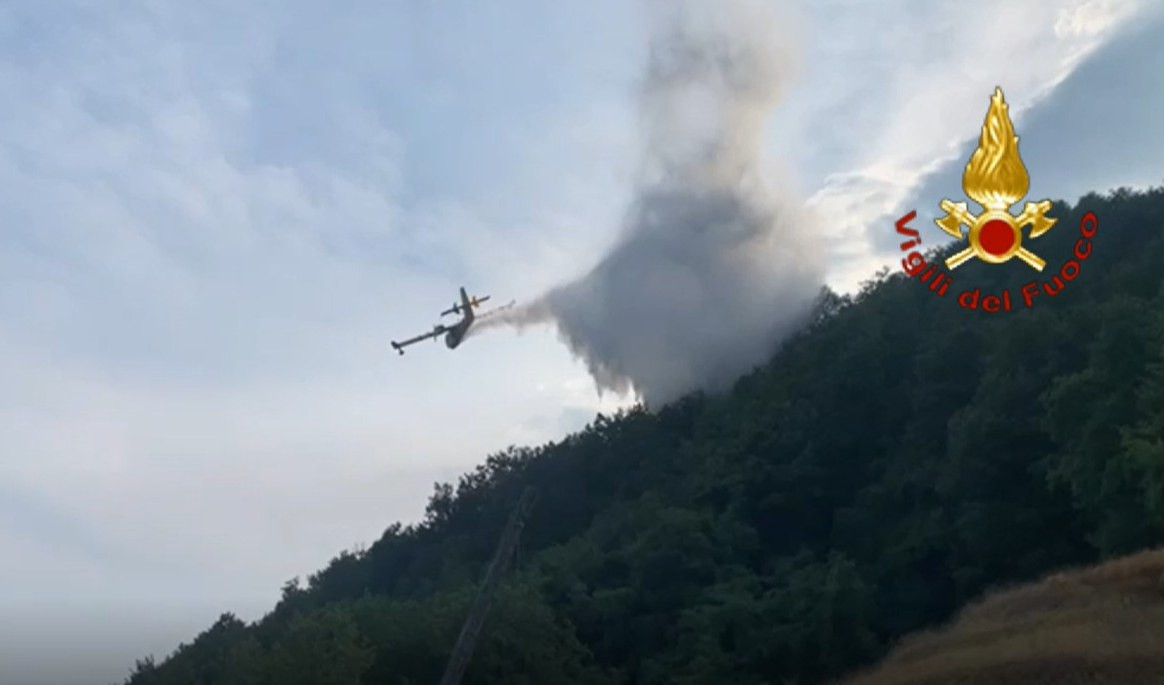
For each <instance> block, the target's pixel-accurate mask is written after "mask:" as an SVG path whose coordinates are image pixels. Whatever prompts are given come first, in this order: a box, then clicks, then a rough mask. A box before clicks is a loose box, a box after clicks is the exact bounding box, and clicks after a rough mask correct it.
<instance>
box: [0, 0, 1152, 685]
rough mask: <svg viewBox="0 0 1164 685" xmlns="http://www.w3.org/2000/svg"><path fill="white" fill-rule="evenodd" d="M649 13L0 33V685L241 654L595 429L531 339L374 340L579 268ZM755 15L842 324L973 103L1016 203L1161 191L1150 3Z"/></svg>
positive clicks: (518, 4)
mask: <svg viewBox="0 0 1164 685" xmlns="http://www.w3.org/2000/svg"><path fill="white" fill-rule="evenodd" d="M654 1H655V2H659V1H660V0H654ZM708 1H709V2H710V1H711V0H708ZM641 10H642V7H641V6H640V5H636V4H635V3H628V2H625V0H590V1H588V2H563V3H547V2H539V1H536V0H508V1H507V2H498V3H475V2H471V1H470V0H452V1H447V2H421V1H419V0H398V1H395V2H372V1H371V0H352V1H351V2H347V3H340V4H338V5H337V4H336V3H322V2H307V1H306V0H281V1H280V2H274V1H273V0H270V1H268V0H250V1H249V2H226V1H225V0H205V1H204V2H200V3H184V2H177V1H170V2H163V1H160V0H158V1H149V0H132V1H130V0H127V1H125V2H117V3H114V2H95V1H93V0H60V1H58V2H52V3H47V2H40V1H38V0H8V2H5V3H0V102H3V105H2V106H0V588H2V589H0V682H5V683H8V682H13V683H29V684H30V685H31V684H33V683H39V682H44V683H49V682H53V683H59V684H60V685H71V683H73V682H76V683H81V682H93V683H106V682H109V681H112V680H115V679H119V678H120V677H122V676H124V674H125V673H126V672H127V670H128V668H129V666H130V665H131V664H132V661H133V659H134V658H136V657H139V656H144V655H145V654H148V653H151V652H152V653H154V654H156V655H158V656H161V655H163V654H165V653H167V652H169V651H170V650H171V649H172V648H173V647H174V646H175V645H176V644H177V642H178V641H179V640H183V639H189V638H191V637H193V635H194V634H195V633H196V632H197V631H198V630H200V629H202V628H204V627H206V626H207V625H208V624H209V623H210V622H211V621H212V620H213V619H214V618H215V617H216V616H217V615H218V614H219V613H221V612H223V611H227V610H231V611H235V612H236V613H238V614H240V615H241V616H243V617H244V618H248V619H253V618H257V617H258V616H259V615H261V613H262V612H263V610H265V609H268V608H269V607H270V606H271V605H272V604H273V602H274V601H275V599H276V598H277V595H278V590H279V586H280V585H281V584H282V582H283V581H285V580H287V579H289V578H291V577H292V576H303V575H306V574H308V573H310V572H312V571H314V570H316V569H318V568H320V567H321V566H322V565H324V564H325V563H326V562H327V561H328V559H329V558H331V557H332V556H334V555H335V554H336V553H337V552H339V551H340V550H342V549H345V548H349V547H352V546H354V545H356V544H359V543H366V542H370V541H371V540H373V539H375V538H376V537H378V535H379V534H380V533H381V532H382V530H383V528H384V527H385V526H386V525H387V524H388V523H390V522H392V521H395V520H404V521H412V520H416V519H417V518H419V517H420V516H421V515H422V512H423V507H424V503H425V501H426V499H427V497H428V495H429V493H430V492H431V489H432V484H433V483H434V482H435V481H438V480H447V479H450V478H454V477H455V476H456V475H457V474H459V473H461V472H463V471H465V470H468V469H470V468H472V466H473V465H474V464H476V463H478V462H479V461H481V460H482V459H483V458H484V457H485V456H486V455H487V454H489V453H490V452H493V451H496V450H499V449H502V448H504V447H505V446H507V445H509V444H526V443H537V442H543V441H547V440H552V439H556V438H558V437H561V436H562V435H563V434H564V433H565V432H567V431H569V430H574V429H577V428H579V427H581V426H582V425H584V424H585V423H586V422H587V421H588V420H589V419H591V418H593V415H594V413H595V412H597V411H599V410H609V409H612V408H614V407H617V406H619V404H620V403H623V402H625V400H620V399H619V398H617V397H605V398H600V397H599V396H598V395H597V393H596V392H595V389H594V384H593V382H592V380H591V379H590V377H589V376H588V374H587V372H586V368H585V367H584V366H583V365H582V364H580V363H579V362H577V361H576V360H574V359H573V358H572V357H571V355H570V354H569V352H568V351H567V350H566V348H565V347H563V346H562V345H561V344H560V343H559V342H558V340H557V339H556V337H555V335H554V334H553V333H552V331H549V330H539V329H535V330H530V331H526V332H523V333H520V334H519V333H515V332H511V331H507V330H499V331H496V332H490V333H489V334H488V335H482V336H480V337H478V338H474V339H473V340H472V341H471V345H469V344H467V345H466V347H465V348H464V349H462V350H458V351H457V352H456V353H450V352H449V351H448V350H446V349H445V348H444V347H443V345H440V344H436V345H434V344H428V345H423V346H420V347H418V348H417V349H415V353H410V354H408V355H407V356H405V357H398V356H397V355H395V354H394V353H392V350H391V349H390V348H388V341H389V340H391V339H394V338H399V337H401V336H404V335H410V334H413V333H417V332H421V331H423V330H425V329H427V328H428V327H429V326H431V325H432V323H433V314H434V313H435V312H436V311H439V310H440V309H442V308H444V307H447V306H448V304H449V303H451V302H452V298H453V297H454V296H455V293H456V288H457V287H458V286H460V285H465V286H466V287H468V288H469V289H470V290H472V291H475V292H488V293H491V294H493V296H494V298H495V299H496V300H499V301H506V300H509V299H511V298H516V299H519V300H520V299H521V298H523V297H528V296H533V295H535V294H537V293H541V292H543V291H545V290H546V289H547V288H549V287H552V286H554V285H556V284H558V283H561V282H562V281H564V280H567V279H570V278H573V277H576V276H577V275H579V274H580V273H582V272H584V271H586V270H587V269H589V268H590V267H591V266H593V265H594V264H595V263H596V262H597V261H598V260H599V259H600V258H601V256H602V255H603V253H604V250H605V249H606V248H607V247H608V246H609V245H610V244H611V242H612V241H613V240H614V239H615V237H616V236H617V235H618V229H619V223H620V221H621V220H622V218H623V217H624V215H625V212H626V209H627V202H628V199H629V198H630V197H631V195H632V178H633V176H634V173H635V165H636V154H635V151H636V149H637V147H638V144H639V139H640V136H641V132H640V131H639V129H638V128H637V127H638V125H639V123H640V121H639V111H638V109H637V98H636V91H635V87H636V84H638V83H639V80H640V79H641V77H642V69H643V65H644V62H645V55H646V50H647V29H646V27H645V26H644V22H643V21H642V12H641ZM785 15H786V20H785V21H786V23H787V26H785V27H784V28H783V29H782V30H783V31H784V34H785V35H783V36H782V39H783V40H786V42H787V45H788V47H789V49H790V52H791V53H792V54H793V55H795V57H796V64H795V67H796V68H795V71H794V73H795V80H793V81H792V82H790V83H789V84H788V87H787V88H786V90H785V93H784V96H783V99H782V100H781V102H780V103H779V104H778V105H777V107H776V108H775V109H774V110H773V111H772V112H771V115H770V123H769V125H768V133H769V136H768V138H767V140H766V141H765V143H764V145H765V151H766V152H767V154H768V156H769V157H770V158H771V159H772V160H773V163H772V174H773V177H774V178H777V179H779V182H780V183H781V184H782V186H783V187H785V188H786V192H787V194H790V195H791V196H792V197H795V198H798V199H799V201H800V202H801V203H803V205H804V207H805V209H806V211H807V212H808V213H809V214H811V215H812V216H814V217H815V222H816V225H818V226H820V240H821V241H822V243H823V244H825V245H826V246H827V247H826V250H827V253H828V255H829V262H828V263H829V264H830V265H831V266H830V271H829V282H830V283H831V284H832V285H834V287H836V288H838V289H842V290H845V289H849V288H852V287H853V286H854V285H855V284H856V283H858V282H859V281H860V280H861V279H862V278H865V277H867V276H868V275H869V274H871V273H872V272H873V271H874V270H875V269H876V268H877V267H878V266H880V265H882V264H886V263H889V262H890V261H891V260H892V259H893V257H894V255H893V254H892V249H893V242H894V241H893V240H889V241H887V240H886V239H885V237H886V236H887V235H888V234H889V233H890V232H891V231H892V222H893V220H894V219H896V218H897V216H899V215H900V213H903V211H904V210H905V209H909V208H913V207H916V208H917V209H918V212H919V216H920V218H921V219H923V220H926V221H928V220H929V219H932V218H933V217H934V215H935V211H934V210H936V205H937V201H938V199H940V197H941V196H943V195H951V194H957V193H959V192H960V174H961V167H962V165H963V164H964V163H965V159H966V157H967V155H968V154H969V148H968V147H967V145H968V144H970V143H971V142H972V141H973V140H975V139H976V138H977V134H978V127H979V126H980V125H981V122H982V118H983V116H984V114H985V112H986V108H987V106H988V104H989V96H990V93H991V91H992V90H993V88H994V86H995V85H1001V86H1002V87H1003V88H1004V90H1005V91H1006V94H1007V99H1008V101H1009V102H1010V103H1011V111H1012V114H1013V115H1014V116H1015V123H1016V127H1017V129H1018V133H1019V135H1020V137H1021V138H1022V143H1021V151H1022V153H1023V156H1024V160H1025V161H1026V163H1027V166H1028V169H1029V170H1030V172H1031V175H1032V194H1041V195H1046V196H1053V197H1062V198H1065V199H1069V200H1074V199H1076V197H1077V196H1078V195H1079V194H1080V193H1082V192H1085V191H1087V190H1090V189H1100V190H1103V189H1107V188H1110V187H1114V186H1119V185H1128V186H1144V185H1153V184H1159V183H1161V182H1164V170H1162V169H1161V167H1160V165H1159V160H1160V159H1161V158H1164V135H1162V133H1164V131H1162V130H1161V127H1162V126H1164V120H1162V119H1161V118H1160V116H1159V112H1160V111H1161V110H1162V109H1164V96H1162V95H1161V93H1164V87H1162V86H1164V83H1162V81H1164V50H1162V49H1161V48H1160V47H1159V46H1161V45H1164V3H1162V2H1159V1H1158V0H1025V1H1021V2H1020V1H1016V0H965V1H962V0H958V1H956V2H955V1H951V2H936V1H932V0H927V1H925V2H922V1H921V0H885V1H884V2H878V3H868V2H857V1H856V0H821V1H816V2H809V1H808V0H802V1H801V2H800V3H799V4H789V6H788V7H787V8H786V12H785ZM984 29H989V32H983V31H984ZM887 247H888V250H889V251H886V248H887ZM50 647H51V649H49V648H50ZM79 664H84V670H85V671H86V672H87V673H86V677H78V676H77V675H76V673H77V672H78V671H79V670H80V667H79Z"/></svg>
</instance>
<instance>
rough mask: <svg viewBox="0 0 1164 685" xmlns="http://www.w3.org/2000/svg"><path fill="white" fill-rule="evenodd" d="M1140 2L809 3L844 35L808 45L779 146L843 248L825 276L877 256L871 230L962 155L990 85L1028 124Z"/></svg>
mask: <svg viewBox="0 0 1164 685" xmlns="http://www.w3.org/2000/svg"><path fill="white" fill-rule="evenodd" d="M1145 7H1146V3H1144V2H1138V1H1132V2H1115V1H1097V0H1051V1H1046V0H1038V1H1037V2H1036V1H1034V0H1030V1H1026V2H1012V1H1003V0H993V1H990V2H949V3H926V4H924V5H923V4H920V3H912V2H891V3H878V4H877V5H876V6H873V5H868V6H857V5H855V4H853V3H848V2H841V1H840V0H837V1H835V2H833V1H826V2H822V3H813V4H812V5H811V6H810V7H808V6H806V9H807V14H808V18H807V21H808V22H809V24H810V30H814V31H815V32H816V34H817V35H826V34H827V35H838V36H839V35H843V36H845V39H844V40H818V41H814V42H813V43H812V48H811V50H810V53H809V54H808V55H806V57H805V60H804V61H805V64H806V70H805V73H804V75H803V77H802V79H801V81H800V83H799V87H798V88H795V89H793V91H792V92H791V93H790V97H789V99H788V102H789V105H788V107H786V108H785V111H784V112H782V113H781V115H780V118H779V122H778V130H781V129H782V130H783V131H784V133H783V134H782V135H781V136H779V138H778V139H777V141H776V143H775V145H780V146H785V147H787V149H788V150H789V151H790V153H791V154H792V157H793V160H794V162H795V165H796V168H797V169H799V170H800V171H801V172H802V174H803V176H802V183H803V184H804V185H805V186H806V187H807V188H809V189H810V192H811V193H812V195H811V197H810V198H809V203H810V206H811V208H812V209H813V211H814V212H815V214H816V215H817V217H818V222H819V224H820V225H821V226H823V227H825V230H824V233H823V234H822V235H821V239H822V240H826V241H828V242H829V243H831V244H833V245H837V246H838V247H837V251H836V253H835V254H834V255H833V258H832V260H831V262H830V264H831V270H830V276H829V282H830V283H831V284H833V285H834V286H836V287H839V288H842V289H849V288H852V287H854V286H855V285H856V284H857V283H858V282H859V281H860V280H862V279H864V278H865V277H867V276H868V274H869V273H871V271H872V270H873V269H874V268H876V266H877V265H879V264H880V263H881V261H882V259H881V258H880V257H878V256H877V254H876V247H875V246H874V245H872V243H871V241H872V240H874V236H876V235H878V234H877V233H876V229H875V226H876V225H878V222H881V221H883V220H884V219H885V218H886V217H887V216H889V215H890V214H892V213H893V212H894V211H896V210H897V209H898V208H900V207H901V205H902V203H903V202H904V201H905V200H906V199H907V197H908V196H909V195H910V193H911V192H912V191H913V190H914V189H915V188H916V187H917V186H918V185H919V184H920V183H921V182H922V181H923V179H925V178H926V177H927V176H929V175H931V174H933V173H935V172H937V171H938V170H939V169H942V168H944V167H945V166H946V165H948V164H952V163H956V162H957V161H958V160H961V159H962V158H961V153H962V151H963V145H964V143H967V142H969V141H971V140H972V139H976V137H977V134H978V129H979V127H980V126H981V123H982V117H983V116H984V114H985V111H986V109H985V108H986V104H988V101H989V96H990V94H991V93H992V92H993V90H994V87H995V86H1002V88H1003V90H1004V91H1005V92H1006V95H1007V100H1008V102H1010V103H1011V114H1012V116H1014V117H1016V118H1021V117H1022V115H1023V113H1024V112H1025V111H1026V110H1028V109H1030V108H1032V107H1034V106H1035V105H1036V104H1037V103H1039V102H1041V101H1042V100H1043V99H1045V98H1046V97H1047V96H1048V95H1049V94H1050V93H1051V92H1053V91H1054V90H1055V88H1056V87H1057V86H1058V85H1059V84H1060V83H1062V81H1063V80H1064V79H1065V78H1067V76H1069V75H1070V74H1071V73H1072V72H1073V71H1074V70H1075V69H1076V68H1078V66H1079V65H1080V64H1082V63H1083V61H1084V60H1085V59H1086V58H1087V57H1088V56H1090V55H1092V54H1093V53H1094V52H1095V51H1096V50H1097V49H1098V48H1100V47H1101V46H1102V45H1104V43H1105V42H1106V41H1108V40H1110V38H1111V36H1112V35H1114V34H1115V33H1116V32H1117V31H1118V30H1120V29H1121V28H1122V27H1124V26H1126V25H1127V24H1128V23H1129V22H1130V21H1131V19H1132V18H1133V17H1136V16H1139V15H1140V14H1141V13H1142V12H1143V11H1144V9H1145ZM869 27H878V28H877V29H876V30H869ZM825 82H828V83H829V84H830V86H831V87H828V88H824V87H821V86H822V83H825ZM1021 135H1022V131H1020V136H1021ZM961 163H964V160H962V161H961Z"/></svg>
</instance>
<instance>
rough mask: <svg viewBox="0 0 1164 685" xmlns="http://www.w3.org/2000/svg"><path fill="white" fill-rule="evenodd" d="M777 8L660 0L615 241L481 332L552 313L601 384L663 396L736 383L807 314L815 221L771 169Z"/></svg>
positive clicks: (781, 67)
mask: <svg viewBox="0 0 1164 685" xmlns="http://www.w3.org/2000/svg"><path fill="white" fill-rule="evenodd" d="M770 6H771V2H760V1H749V0H714V2H712V1H709V0H692V1H690V2H673V1H672V2H667V3H661V2H660V3H653V4H651V5H650V7H649V8H648V10H649V15H650V18H651V20H652V29H653V32H652V36H651V44H650V51H649V61H648V65H647V70H646V74H645V78H644V79H643V82H642V85H641V88H642V90H641V108H642V117H643V129H642V141H643V150H642V158H641V166H640V170H639V176H638V179H637V184H636V192H635V195H634V200H633V202H632V203H631V206H630V207H629V208H628V211H627V215H626V219H625V224H624V226H623V229H622V232H621V234H620V236H619V239H618V240H617V242H616V243H615V245H614V246H613V247H612V248H611V249H610V251H609V253H608V254H607V255H606V256H605V257H604V258H603V259H602V260H601V261H600V262H599V263H598V265H597V266H595V267H594V268H593V269H592V270H591V271H589V272H588V273H586V274H585V275H583V276H582V277H581V278H579V279H577V280H575V281H573V282H571V283H566V284H564V285H562V286H559V287H557V288H555V289H553V290H551V291H550V292H548V293H546V294H545V295H543V296H542V297H540V298H538V299H536V300H534V301H532V302H530V303H528V304H526V305H524V306H521V307H516V308H513V309H511V310H508V311H505V312H499V313H498V314H497V315H496V316H493V317H491V318H489V319H488V320H487V321H484V322H482V326H481V328H482V329H488V328H492V327H495V326H499V325H510V326H516V327H519V328H520V327H524V326H526V325H530V324H536V323H549V322H552V323H554V324H556V326H557V328H558V331H559V333H560V336H561V338H562V340H563V341H564V342H565V343H566V344H567V345H568V346H569V348H570V349H571V351H572V352H573V353H574V354H575V355H577V356H578V357H579V358H581V359H582V360H584V361H585V363H586V364H587V366H588V367H589V370H590V373H591V375H593V377H594V379H595V382H596V383H597V385H598V388H599V391H600V392H601V391H602V390H611V391H614V392H616V393H618V394H620V395H626V394H627V393H630V392H634V393H636V394H637V395H638V396H639V397H640V398H641V399H643V400H645V401H646V402H647V403H648V405H651V406H657V405H658V404H661V403H665V402H668V401H671V400H673V399H676V398H678V397H680V396H681V395H683V394H685V393H687V392H690V391H692V390H696V389H705V390H713V391H714V390H718V389H722V388H724V387H726V386H727V385H729V384H730V383H731V382H733V381H734V380H736V379H737V378H739V377H740V376H741V375H742V374H744V373H746V372H747V371H748V370H750V369H751V368H753V367H754V366H755V365H757V364H760V363H762V362H764V361H765V360H766V358H767V357H768V356H769V355H770V354H771V353H772V352H773V350H774V348H775V346H776V344H778V342H779V341H780V340H781V339H782V338H783V337H784V336H786V335H787V334H788V333H790V332H791V331H792V330H793V329H794V328H795V327H796V326H798V325H799V324H800V322H801V320H802V319H803V317H804V315H805V314H806V312H807V310H808V308H809V307H810V306H811V303H812V300H813V298H814V297H815V295H816V294H817V293H818V291H819V288H820V286H821V284H822V283H823V277H822V266H821V260H820V252H819V250H818V248H817V242H816V241H814V240H813V236H811V235H809V230H808V228H807V222H806V221H805V219H804V218H803V217H802V216H799V215H798V214H797V208H796V206H795V204H794V203H791V202H789V201H786V200H783V199H781V197H780V195H779V193H778V192H777V191H776V190H775V189H774V188H773V187H772V186H770V185H768V184H767V183H766V180H765V178H764V174H763V171H764V164H763V160H762V157H763V156H762V154H761V148H762V143H763V136H762V131H763V128H764V126H765V124H766V117H767V115H769V114H770V113H771V112H772V109H773V107H774V106H775V105H776V103H777V101H778V97H779V95H780V91H781V87H782V85H783V84H784V82H785V80H786V79H787V78H788V75H789V74H788V71H789V70H788V67H789V62H790V59H789V55H788V53H787V52H786V51H785V50H784V49H783V47H782V45H781V43H780V39H779V38H778V37H779V36H780V35H781V34H783V35H785V36H787V32H786V31H782V30H781V29H782V27H781V26H780V25H779V22H778V20H777V17H775V16H773V15H772V14H771V13H770Z"/></svg>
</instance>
